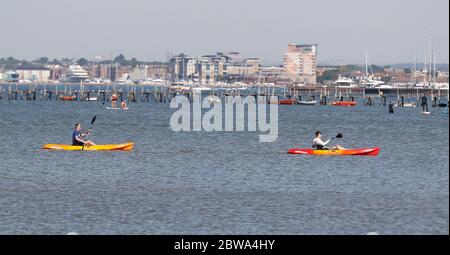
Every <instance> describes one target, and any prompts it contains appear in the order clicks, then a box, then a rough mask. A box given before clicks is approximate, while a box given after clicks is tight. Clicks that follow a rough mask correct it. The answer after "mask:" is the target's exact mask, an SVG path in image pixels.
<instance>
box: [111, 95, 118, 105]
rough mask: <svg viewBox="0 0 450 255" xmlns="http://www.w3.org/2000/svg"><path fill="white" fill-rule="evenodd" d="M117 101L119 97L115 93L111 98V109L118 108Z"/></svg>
mask: <svg viewBox="0 0 450 255" xmlns="http://www.w3.org/2000/svg"><path fill="white" fill-rule="evenodd" d="M117 99H119V97H118V96H117V94H116V93H115V92H114V93H113V94H112V96H111V108H116V106H117Z"/></svg>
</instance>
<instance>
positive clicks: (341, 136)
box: [336, 133, 344, 139]
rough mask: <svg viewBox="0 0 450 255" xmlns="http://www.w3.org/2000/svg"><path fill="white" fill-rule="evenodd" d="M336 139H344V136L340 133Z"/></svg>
mask: <svg viewBox="0 0 450 255" xmlns="http://www.w3.org/2000/svg"><path fill="white" fill-rule="evenodd" d="M336 138H338V139H341V138H344V135H343V134H341V133H339V134H337V135H336Z"/></svg>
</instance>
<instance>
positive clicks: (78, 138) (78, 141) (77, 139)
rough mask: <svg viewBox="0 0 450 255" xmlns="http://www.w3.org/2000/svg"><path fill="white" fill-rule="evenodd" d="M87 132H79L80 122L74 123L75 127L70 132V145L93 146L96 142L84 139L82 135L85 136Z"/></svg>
mask: <svg viewBox="0 0 450 255" xmlns="http://www.w3.org/2000/svg"><path fill="white" fill-rule="evenodd" d="M88 134H89V131H88V132H87V133H84V134H83V133H81V124H80V123H77V124H75V129H74V130H73V133H72V145H73V146H88V147H89V146H95V145H96V144H95V143H94V142H92V141H89V140H87V141H85V139H84V137H86V136H87V135H88Z"/></svg>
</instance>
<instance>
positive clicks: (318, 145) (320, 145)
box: [312, 131, 346, 150]
mask: <svg viewBox="0 0 450 255" xmlns="http://www.w3.org/2000/svg"><path fill="white" fill-rule="evenodd" d="M333 139H334V138H330V139H328V140H327V141H326V142H324V141H322V133H321V132H320V131H317V132H316V138H314V140H313V146H312V147H313V149H315V150H330V148H329V147H327V145H328V144H329V143H330V142H331V141H332V140H333ZM331 149H332V150H346V148H344V147H342V146H339V145H335V146H333V147H332V148H331Z"/></svg>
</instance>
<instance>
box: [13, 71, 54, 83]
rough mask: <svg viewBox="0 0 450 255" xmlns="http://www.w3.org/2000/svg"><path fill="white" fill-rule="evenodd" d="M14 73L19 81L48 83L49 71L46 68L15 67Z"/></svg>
mask: <svg viewBox="0 0 450 255" xmlns="http://www.w3.org/2000/svg"><path fill="white" fill-rule="evenodd" d="M16 72H17V73H18V75H19V80H28V81H36V82H48V81H49V79H50V69H48V68H46V67H17V68H16Z"/></svg>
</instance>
